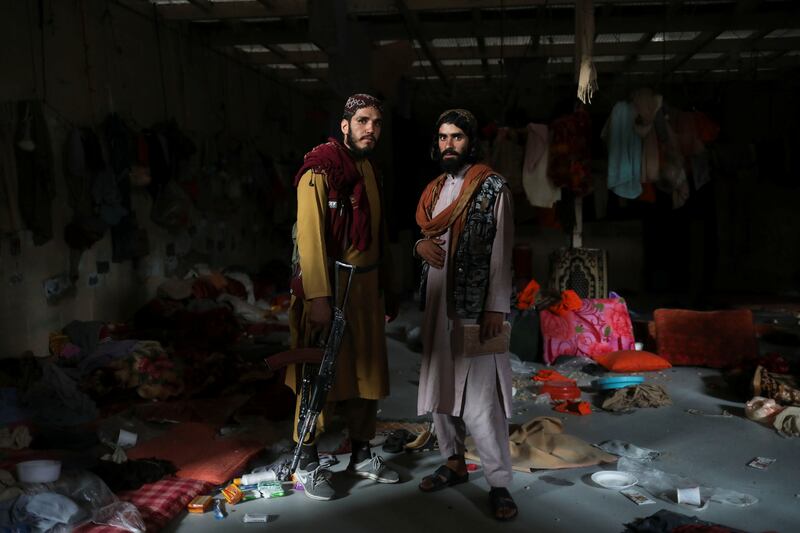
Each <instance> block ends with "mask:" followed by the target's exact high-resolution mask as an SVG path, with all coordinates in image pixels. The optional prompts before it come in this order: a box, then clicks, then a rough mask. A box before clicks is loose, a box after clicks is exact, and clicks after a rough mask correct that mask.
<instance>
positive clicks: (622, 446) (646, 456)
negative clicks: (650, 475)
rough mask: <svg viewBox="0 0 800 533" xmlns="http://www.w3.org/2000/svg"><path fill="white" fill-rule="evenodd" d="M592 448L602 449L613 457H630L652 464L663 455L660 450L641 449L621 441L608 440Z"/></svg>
mask: <svg viewBox="0 0 800 533" xmlns="http://www.w3.org/2000/svg"><path fill="white" fill-rule="evenodd" d="M592 446H594V447H595V448H600V449H601V450H603V451H604V452H608V453H610V454H613V455H619V456H620V457H628V458H629V459H636V460H638V461H642V462H645V463H647V462H650V461H652V460H654V459H656V458H657V457H658V456H659V455H661V452H659V451H658V450H651V449H649V448H640V447H639V446H636V445H635V444H631V443H630V442H625V441H621V440H606V441H603V442H601V443H600V444H593V445H592Z"/></svg>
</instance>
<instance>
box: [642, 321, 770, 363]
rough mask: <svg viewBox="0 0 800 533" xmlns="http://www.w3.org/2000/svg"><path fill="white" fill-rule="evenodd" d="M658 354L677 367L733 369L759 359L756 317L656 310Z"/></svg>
mask: <svg viewBox="0 0 800 533" xmlns="http://www.w3.org/2000/svg"><path fill="white" fill-rule="evenodd" d="M653 320H654V321H655V325H656V327H655V330H656V331H655V333H656V348H657V349H656V351H657V352H658V354H659V355H660V356H662V357H664V358H665V359H667V360H668V361H669V362H670V363H672V364H673V365H689V366H709V367H712V368H731V367H735V366H738V365H739V364H741V362H742V361H743V360H747V359H752V358H755V357H756V356H757V355H758V344H757V341H756V332H755V327H754V326H753V313H751V312H750V310H749V309H736V310H731V311H689V310H686V309H656V310H655V311H654V312H653Z"/></svg>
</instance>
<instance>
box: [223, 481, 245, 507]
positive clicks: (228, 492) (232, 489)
mask: <svg viewBox="0 0 800 533" xmlns="http://www.w3.org/2000/svg"><path fill="white" fill-rule="evenodd" d="M220 493H221V494H222V496H223V497H224V498H225V501H226V502H228V503H230V504H231V505H236V504H237V503H239V502H240V501H242V499H243V498H244V493H243V492H242V489H240V488H239V486H238V485H236V484H235V483H231V484H230V485H228V486H227V487H225V488H224V489H222V490H221V491H220Z"/></svg>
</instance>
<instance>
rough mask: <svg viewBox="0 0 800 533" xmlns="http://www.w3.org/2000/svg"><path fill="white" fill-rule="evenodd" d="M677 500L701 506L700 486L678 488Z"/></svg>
mask: <svg viewBox="0 0 800 533" xmlns="http://www.w3.org/2000/svg"><path fill="white" fill-rule="evenodd" d="M675 500H676V501H677V502H678V503H682V504H684V505H692V506H694V507H700V505H701V501H700V487H688V488H685V489H677V491H676V494H675Z"/></svg>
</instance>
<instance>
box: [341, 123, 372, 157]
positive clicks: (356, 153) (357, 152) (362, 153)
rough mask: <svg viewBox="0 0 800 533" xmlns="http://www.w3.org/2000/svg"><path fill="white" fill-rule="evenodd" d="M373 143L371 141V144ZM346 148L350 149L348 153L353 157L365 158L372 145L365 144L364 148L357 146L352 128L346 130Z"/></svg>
mask: <svg viewBox="0 0 800 533" xmlns="http://www.w3.org/2000/svg"><path fill="white" fill-rule="evenodd" d="M374 145H375V143H373V146H374ZM346 146H347V149H348V150H350V153H351V154H353V157H354V158H355V159H365V158H366V157H367V156H368V155H369V154H371V153H372V147H369V146H367V147H366V148H358V147H357V146H356V140H355V138H353V133H352V130H351V131H348V132H347V143H346Z"/></svg>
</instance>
